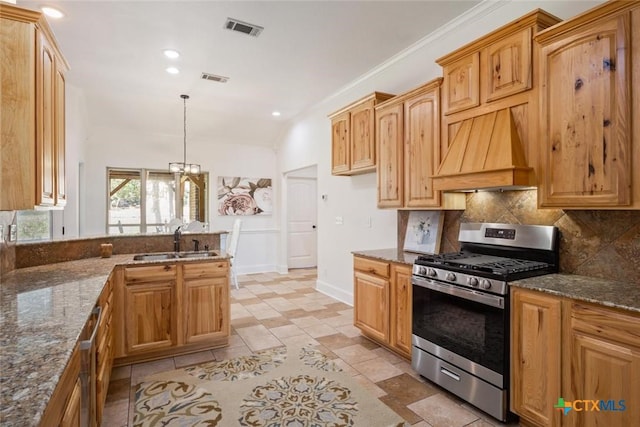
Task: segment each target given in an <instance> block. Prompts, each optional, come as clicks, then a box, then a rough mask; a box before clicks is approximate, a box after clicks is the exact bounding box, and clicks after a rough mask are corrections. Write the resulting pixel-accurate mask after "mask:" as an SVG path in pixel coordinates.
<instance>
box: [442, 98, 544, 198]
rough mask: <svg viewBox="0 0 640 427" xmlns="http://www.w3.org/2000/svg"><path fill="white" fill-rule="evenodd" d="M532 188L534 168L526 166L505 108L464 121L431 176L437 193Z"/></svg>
mask: <svg viewBox="0 0 640 427" xmlns="http://www.w3.org/2000/svg"><path fill="white" fill-rule="evenodd" d="M533 185H535V181H534V175H533V168H531V167H529V166H528V165H527V162H526V160H525V156H524V149H523V147H522V143H521V142H520V137H519V136H518V131H517V129H516V126H515V122H514V121H513V117H512V115H511V110H510V109H508V108H505V109H503V110H498V111H494V112H491V113H488V114H483V115H481V116H477V117H473V118H470V119H467V120H464V121H463V122H462V123H461V125H460V129H458V132H457V134H456V136H455V137H454V139H453V141H452V143H451V145H450V147H449V149H448V150H447V153H446V155H445V157H444V159H443V161H442V163H441V164H440V167H439V168H438V170H437V172H436V174H435V175H434V176H433V188H434V189H435V190H440V191H469V190H498V189H511V190H514V189H518V188H525V187H531V186H533Z"/></svg>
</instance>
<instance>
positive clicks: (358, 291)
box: [354, 271, 389, 343]
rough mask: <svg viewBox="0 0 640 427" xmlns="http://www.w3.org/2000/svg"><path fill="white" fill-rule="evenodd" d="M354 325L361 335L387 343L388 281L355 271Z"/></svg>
mask: <svg viewBox="0 0 640 427" xmlns="http://www.w3.org/2000/svg"><path fill="white" fill-rule="evenodd" d="M354 288H355V289H354V297H355V305H354V317H355V319H354V324H355V325H356V326H357V327H358V328H360V329H361V330H362V332H363V333H365V334H367V335H369V336H371V337H372V338H375V339H377V340H379V341H381V342H384V343H388V342H389V281H388V280H385V279H381V278H379V277H376V276H372V275H369V274H365V273H362V272H359V271H356V272H355V274H354Z"/></svg>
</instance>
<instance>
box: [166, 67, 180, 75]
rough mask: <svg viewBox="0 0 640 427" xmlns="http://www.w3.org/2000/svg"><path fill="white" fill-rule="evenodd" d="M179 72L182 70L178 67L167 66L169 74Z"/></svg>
mask: <svg viewBox="0 0 640 427" xmlns="http://www.w3.org/2000/svg"><path fill="white" fill-rule="evenodd" d="M179 72H180V70H178V69H177V68H176V67H169V68H167V73H169V74H178V73H179Z"/></svg>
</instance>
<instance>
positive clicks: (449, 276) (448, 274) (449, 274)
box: [446, 273, 456, 282]
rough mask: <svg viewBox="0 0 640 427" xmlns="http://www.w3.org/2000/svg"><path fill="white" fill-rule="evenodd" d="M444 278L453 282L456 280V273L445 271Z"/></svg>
mask: <svg viewBox="0 0 640 427" xmlns="http://www.w3.org/2000/svg"><path fill="white" fill-rule="evenodd" d="M446 279H447V280H448V281H450V282H455V281H456V275H455V274H453V273H447V276H446Z"/></svg>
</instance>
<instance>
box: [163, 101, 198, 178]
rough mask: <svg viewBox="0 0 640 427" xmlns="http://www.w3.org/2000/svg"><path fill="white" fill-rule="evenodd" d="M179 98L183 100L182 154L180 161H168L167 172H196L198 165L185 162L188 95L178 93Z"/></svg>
mask: <svg viewBox="0 0 640 427" xmlns="http://www.w3.org/2000/svg"><path fill="white" fill-rule="evenodd" d="M180 98H182V100H183V101H184V151H183V154H184V155H183V157H182V161H181V162H171V163H169V172H173V173H178V172H179V173H181V174H187V173H191V174H198V173H200V165H198V164H195V163H187V99H189V95H180Z"/></svg>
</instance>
